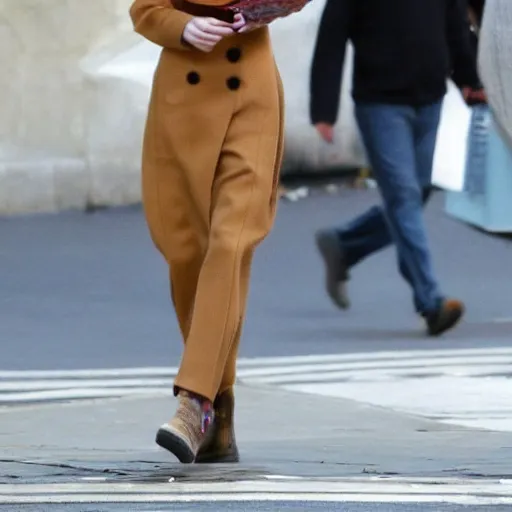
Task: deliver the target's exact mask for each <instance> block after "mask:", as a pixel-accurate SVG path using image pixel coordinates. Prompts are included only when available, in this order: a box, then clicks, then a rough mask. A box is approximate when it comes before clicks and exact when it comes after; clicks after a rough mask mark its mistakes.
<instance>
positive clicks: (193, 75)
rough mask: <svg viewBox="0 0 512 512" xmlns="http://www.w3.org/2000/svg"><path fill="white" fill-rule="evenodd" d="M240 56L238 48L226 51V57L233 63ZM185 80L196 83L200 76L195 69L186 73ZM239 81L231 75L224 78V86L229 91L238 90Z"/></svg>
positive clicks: (240, 52)
mask: <svg viewBox="0 0 512 512" xmlns="http://www.w3.org/2000/svg"><path fill="white" fill-rule="evenodd" d="M241 57H242V51H241V50H240V48H237V47H233V48H229V50H228V51H227V52H226V59H227V60H228V61H229V62H231V63H233V64H236V63H237V62H238V61H239V60H240V58H241ZM187 82H188V83H189V84H190V85H197V84H199V83H200V82H201V76H200V75H199V73H198V72H197V71H190V72H189V73H188V74H187ZM241 83H242V82H241V80H240V78H238V77H237V76H231V77H229V78H228V79H227V80H226V86H227V88H228V89H229V90H230V91H236V90H238V89H239V88H240V85H241Z"/></svg>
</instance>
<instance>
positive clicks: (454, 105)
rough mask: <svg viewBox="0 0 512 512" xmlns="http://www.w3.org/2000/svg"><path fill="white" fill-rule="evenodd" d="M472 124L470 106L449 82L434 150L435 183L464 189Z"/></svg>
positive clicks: (447, 187) (444, 186)
mask: <svg viewBox="0 0 512 512" xmlns="http://www.w3.org/2000/svg"><path fill="white" fill-rule="evenodd" d="M470 124H471V109H470V108H469V107H468V106H467V105H466V103H465V102H464V99H463V98H462V95H461V94H460V91H459V89H458V88H457V87H456V86H455V84H453V82H448V93H447V94H446V97H445V100H444V104H443V110H442V113H441V123H440V125H439V131H438V134H437V141H436V149H435V153H434V164H433V168H432V184H433V185H435V186H437V187H439V188H442V189H445V190H453V191H456V192H461V191H462V190H464V181H465V174H466V161H467V155H468V136H469V129H470Z"/></svg>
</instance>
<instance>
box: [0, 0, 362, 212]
mask: <svg viewBox="0 0 512 512" xmlns="http://www.w3.org/2000/svg"><path fill="white" fill-rule="evenodd" d="M130 3H131V1H130V0H86V1H85V0H0V63H1V64H2V73H0V90H1V91H2V102H0V214H6V213H7V214H9V213H19V212H41V211H57V210H61V209H64V208H84V207H85V206H86V205H88V204H89V205H120V204H129V203H134V202H138V201H139V200H140V185H139V174H140V171H139V168H140V141H141V138H142V131H143V126H144V116H145V113H146V106H147V100H148V95H149V86H150V83H151V78H152V72H153V69H154V66H155V63H156V59H157V58H158V53H159V49H158V48H157V47H155V46H153V45H152V44H150V43H147V42H145V41H143V40H142V39H141V38H140V37H139V36H137V35H136V34H134V33H133V30H132V26H131V22H130V20H129V17H128V15H127V11H128V7H129V5H130ZM323 5H324V2H323V1H322V0H316V1H315V2H313V4H312V5H310V6H308V7H307V8H306V9H305V10H304V11H303V12H302V13H300V14H299V15H296V16H294V17H290V18H288V19H285V20H281V21H279V22H277V23H275V25H274V26H273V28H272V33H273V39H274V42H275V51H276V57H277V60H278V64H279V66H280V68H281V71H282V76H283V81H284V84H285V91H286V97H287V123H286V132H287V133H286V143H287V145H286V147H287V151H286V159H285V166H284V170H285V171H287V170H289V169H291V168H293V169H296V168H298V169H303V168H312V169H316V168H320V167H322V168H323V167H325V166H330V165H336V166H338V165H347V166H352V165H362V164H364V157H363V152H362V148H361V145H360V142H359V138H358V135H357V131H356V130H355V127H354V121H353V117H352V102H351V99H350V96H349V94H348V88H349V85H350V83H349V82H350V79H346V80H345V81H344V82H345V90H344V94H343V104H342V115H341V118H340V122H339V124H338V127H337V143H336V144H335V145H333V146H327V145H325V144H322V143H321V142H320V141H319V139H318V137H317V136H316V134H315V133H314V130H313V129H312V128H311V127H310V126H309V122H308V116H307V102H308V91H307V89H308V79H309V76H308V75H309V66H310V60H311V54H312V50H313V44H314V39H315V35H316V30H317V25H318V18H319V15H320V12H321V9H322V8H323ZM349 63H350V59H349ZM350 72H351V69H350V66H348V67H347V69H346V75H347V76H348V75H349V74H350Z"/></svg>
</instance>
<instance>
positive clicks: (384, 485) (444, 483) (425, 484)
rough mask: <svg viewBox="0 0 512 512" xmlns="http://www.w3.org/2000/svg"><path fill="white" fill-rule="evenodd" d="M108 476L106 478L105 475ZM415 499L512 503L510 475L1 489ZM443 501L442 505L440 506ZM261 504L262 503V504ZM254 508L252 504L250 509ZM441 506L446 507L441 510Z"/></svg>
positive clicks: (95, 497) (167, 500)
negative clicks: (505, 478)
mask: <svg viewBox="0 0 512 512" xmlns="http://www.w3.org/2000/svg"><path fill="white" fill-rule="evenodd" d="M105 480H106V479H105ZM204 502H207V503H218V506H219V509H220V508H222V504H223V503H229V502H231V503H238V504H239V506H240V507H241V509H243V508H244V506H243V505H241V503H267V504H270V503H272V502H274V503H276V502H285V503H293V502H299V503H302V504H306V503H309V504H311V503H315V502H316V503H319V502H324V503H366V504H372V503H373V504H384V503H402V504H404V503H414V504H423V505H427V504H439V506H441V507H442V506H443V505H444V506H446V504H458V505H466V506H469V505H487V506H494V505H512V485H511V482H510V481H509V480H459V479H430V480H429V479H420V478H416V479H411V478H409V479H408V478H398V477H397V478H381V477H375V478H373V477H370V478H332V479H328V478H321V479H316V478H300V477H295V478H294V477H290V478H289V477H279V476H277V475H276V476H274V477H272V476H270V477H268V478H266V479H263V480H258V481H250V480H246V481H238V482H200V483H179V482H174V481H172V480H171V481H170V482H169V483H164V484H157V483H151V484H137V483H129V484H124V483H112V482H110V483H109V482H107V481H104V482H101V483H100V480H98V481H97V482H94V483H93V482H85V481H83V482H76V483H62V484H21V485H20V484H15V485H3V486H2V488H1V489H0V505H8V506H20V505H43V506H49V505H56V504H67V505H70V504H82V505H84V504H87V505H91V504H107V503H110V504H121V503H122V504H125V505H128V504H131V505H133V504H150V503H151V504H168V505H170V506H172V505H174V506H176V505H178V504H180V503H187V504H189V505H194V504H195V505H198V504H199V503H204ZM441 504H443V505H441ZM258 509H260V507H258ZM251 510H253V508H251ZM440 510H442V508H441V509H440Z"/></svg>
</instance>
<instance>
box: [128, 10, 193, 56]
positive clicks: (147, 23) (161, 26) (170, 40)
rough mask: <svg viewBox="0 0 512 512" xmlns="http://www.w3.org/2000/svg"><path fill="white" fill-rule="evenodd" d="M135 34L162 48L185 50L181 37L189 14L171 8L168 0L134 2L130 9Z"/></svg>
mask: <svg viewBox="0 0 512 512" xmlns="http://www.w3.org/2000/svg"><path fill="white" fill-rule="evenodd" d="M130 17H131V19H132V22H133V26H134V29H135V32H137V33H139V34H140V35H141V36H143V37H145V38H146V39H148V40H149V41H151V42H152V43H155V44H157V45H158V46H163V47H164V48H170V49H182V50H186V49H187V45H186V44H184V42H183V39H182V36H183V31H184V30H185V26H186V25H187V23H188V22H189V21H190V20H191V19H192V18H193V16H191V15H190V14H187V13H184V12H181V11H178V10H177V9H174V7H172V4H171V2H170V1H169V0H135V2H133V4H132V6H131V7H130Z"/></svg>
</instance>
